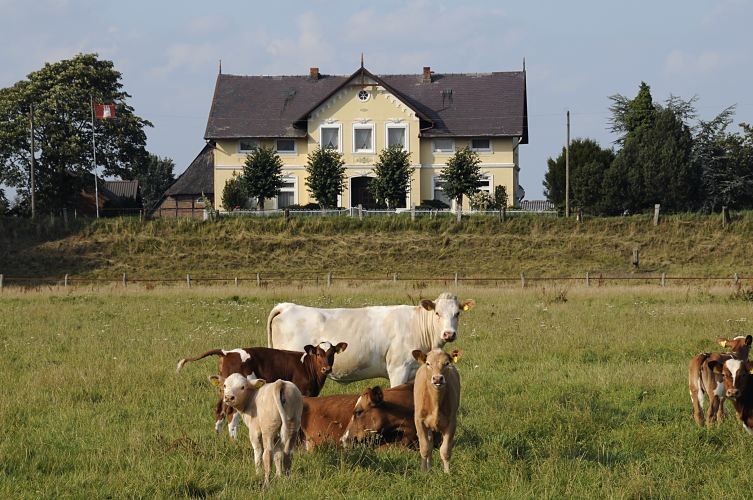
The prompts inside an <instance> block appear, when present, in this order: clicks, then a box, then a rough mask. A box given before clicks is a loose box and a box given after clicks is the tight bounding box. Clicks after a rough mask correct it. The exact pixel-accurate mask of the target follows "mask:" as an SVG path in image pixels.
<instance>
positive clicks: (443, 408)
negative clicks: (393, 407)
mask: <svg viewBox="0 0 753 500" xmlns="http://www.w3.org/2000/svg"><path fill="white" fill-rule="evenodd" d="M461 356H462V351H459V350H455V351H452V353H446V352H444V351H443V350H442V349H434V350H432V351H429V352H427V353H424V352H422V351H419V350H416V351H413V357H414V358H415V359H416V361H418V363H419V365H420V366H419V368H418V371H417V372H416V380H415V382H414V388H413V401H414V406H415V414H414V418H415V423H416V433H417V434H418V446H419V451H420V453H421V470H424V471H428V470H429V469H430V468H431V452H432V448H433V444H434V439H433V438H434V433H435V432H438V433H440V434H441V435H442V445H441V446H440V447H439V455H440V457H442V465H443V466H444V471H445V473H448V474H449V472H450V457H451V455H452V445H453V442H454V440H455V428H456V426H457V416H458V407H459V406H460V375H459V374H458V371H457V369H455V366H454V363H457V362H458V360H459V359H460V357H461Z"/></svg>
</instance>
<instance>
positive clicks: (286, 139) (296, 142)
mask: <svg viewBox="0 0 753 500" xmlns="http://www.w3.org/2000/svg"><path fill="white" fill-rule="evenodd" d="M280 141H293V150H292V151H287V150H283V151H280V148H279V143H280ZM275 153H277V154H279V155H295V154H298V141H296V140H295V139H294V138H292V137H281V138H278V139H275Z"/></svg>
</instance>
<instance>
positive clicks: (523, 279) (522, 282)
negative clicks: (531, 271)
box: [520, 273, 526, 288]
mask: <svg viewBox="0 0 753 500" xmlns="http://www.w3.org/2000/svg"><path fill="white" fill-rule="evenodd" d="M520 287H521V288H525V287H526V275H525V274H523V273H520Z"/></svg>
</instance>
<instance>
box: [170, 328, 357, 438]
mask: <svg viewBox="0 0 753 500" xmlns="http://www.w3.org/2000/svg"><path fill="white" fill-rule="evenodd" d="M347 347H348V344H346V343H345V342H340V343H339V344H337V345H334V346H333V345H332V344H330V343H329V342H322V343H320V344H319V345H318V346H316V347H314V346H312V345H307V346H305V348H304V349H305V351H306V352H296V351H283V350H280V349H271V348H269V347H249V348H245V349H233V350H232V351H225V350H222V349H214V350H211V351H207V352H205V353H204V354H202V355H201V356H197V357H195V358H184V359H181V360H180V362H178V367H177V371H180V370H181V368H183V366H184V365H185V364H186V363H189V362H192V361H198V360H200V359H203V358H206V357H207V356H219V357H220V359H219V372H220V375H221V376H222V377H224V378H227V377H229V376H230V375H232V374H233V373H240V374H241V375H243V376H246V377H247V376H249V375H252V374H253V375H254V376H255V377H256V378H260V379H264V380H266V381H267V382H274V381H275V380H286V381H288V382H292V383H293V384H295V386H296V387H298V389H299V390H300V391H301V394H303V395H305V396H318V395H319V393H320V392H321V391H322V388H323V387H324V382H326V380H327V375H329V373H330V372H331V371H332V364H333V363H334V362H335V354H337V353H340V352H343V351H344V350H345V349H346V348H347ZM214 414H215V424H214V430H215V432H217V433H219V432H220V431H221V430H222V423H223V422H224V420H225V417H227V419H228V433H229V434H230V437H231V438H233V439H235V437H236V436H237V432H238V417H237V415H234V410H233V408H232V407H231V406H228V405H227V404H225V402H224V401H223V399H222V397H220V400H219V401H218V402H217V404H216V405H215V408H214ZM231 417H232V420H231Z"/></svg>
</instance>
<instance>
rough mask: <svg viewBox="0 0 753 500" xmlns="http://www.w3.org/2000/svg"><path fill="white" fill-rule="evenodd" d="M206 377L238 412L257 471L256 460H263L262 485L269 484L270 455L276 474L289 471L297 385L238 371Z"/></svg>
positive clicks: (297, 417) (299, 407) (299, 400)
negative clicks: (246, 431)
mask: <svg viewBox="0 0 753 500" xmlns="http://www.w3.org/2000/svg"><path fill="white" fill-rule="evenodd" d="M209 380H210V381H211V382H212V384H214V385H215V386H217V387H222V392H223V399H224V401H225V403H227V404H228V405H229V406H231V407H232V408H234V409H235V410H237V411H238V413H240V415H241V417H242V418H243V422H244V423H245V424H246V427H248V437H249V439H250V440H251V446H252V447H253V449H254V465H255V466H256V473H257V474H258V473H259V469H260V463H262V462H263V463H264V484H265V485H267V484H269V474H270V471H271V469H272V459H273V457H274V462H275V469H276V472H277V476H278V477H279V476H281V475H282V472H283V471H284V472H285V474H288V473H290V467H291V465H292V463H293V448H294V446H295V440H296V438H297V435H298V432H299V431H300V428H301V413H302V412H303V396H302V395H301V391H300V390H298V387H296V386H295V384H293V383H292V382H287V381H285V380H277V381H276V382H271V383H269V384H267V383H265V381H264V380H263V379H257V378H255V377H254V376H248V377H245V376H243V375H241V374H240V373H233V374H232V375H230V376H229V377H227V378H225V377H222V376H220V375H212V376H210V377H209Z"/></svg>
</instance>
